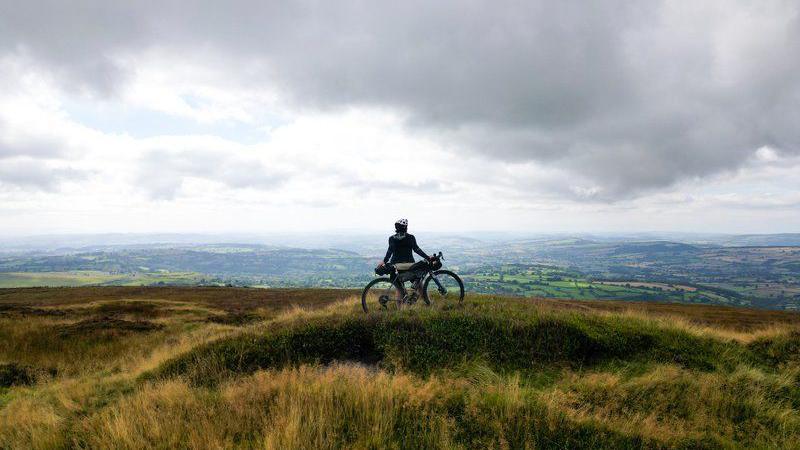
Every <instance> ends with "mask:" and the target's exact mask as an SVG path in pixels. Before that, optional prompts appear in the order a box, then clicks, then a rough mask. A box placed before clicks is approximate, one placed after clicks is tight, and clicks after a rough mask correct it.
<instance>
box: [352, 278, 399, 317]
mask: <svg viewBox="0 0 800 450" xmlns="http://www.w3.org/2000/svg"><path fill="white" fill-rule="evenodd" d="M401 301H402V295H401V294H400V289H398V287H397V285H396V284H395V283H392V282H391V281H389V279H388V278H386V279H381V278H379V279H376V280H373V281H372V282H371V283H370V284H369V285H367V287H366V288H365V289H364V292H363V293H362V295H361V304H362V306H363V308H364V311H365V312H373V311H396V310H397V309H398V307H399V305H400V304H401Z"/></svg>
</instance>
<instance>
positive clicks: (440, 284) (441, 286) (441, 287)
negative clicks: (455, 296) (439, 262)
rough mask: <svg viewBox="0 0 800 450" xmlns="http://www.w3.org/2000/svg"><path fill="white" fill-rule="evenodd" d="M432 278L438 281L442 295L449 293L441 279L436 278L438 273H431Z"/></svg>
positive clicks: (435, 281)
mask: <svg viewBox="0 0 800 450" xmlns="http://www.w3.org/2000/svg"><path fill="white" fill-rule="evenodd" d="M431 279H433V282H434V283H436V287H437V289H438V290H439V293H440V294H442V295H447V288H445V287H444V286H443V285H442V283H441V282H440V281H439V279H438V278H436V275H434V274H431Z"/></svg>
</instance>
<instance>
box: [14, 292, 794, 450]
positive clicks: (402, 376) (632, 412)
mask: <svg viewBox="0 0 800 450" xmlns="http://www.w3.org/2000/svg"><path fill="white" fill-rule="evenodd" d="M105 289H106V288H69V289H32V290H0V305H2V304H6V305H7V304H15V305H22V306H24V308H16V309H14V310H13V311H12V310H11V309H8V308H7V309H6V312H5V313H4V312H2V310H0V342H2V343H3V344H4V345H2V346H0V364H6V363H15V364H20V365H23V366H30V367H31V368H33V369H46V368H54V369H56V372H55V373H54V374H49V373H47V372H41V373H42V374H43V375H41V376H40V377H38V379H37V380H36V383H35V384H33V385H27V386H25V385H23V386H20V385H15V386H10V387H9V386H5V387H3V386H0V448H2V449H5V448H14V449H16V448H130V449H140V448H141V449H143V448H153V447H156V448H271V449H283V448H308V449H311V448H314V449H316V448H323V449H324V448H365V449H366V448H448V449H449V448H523V447H526V446H528V447H530V448H575V447H593V448H620V447H621V448H634V447H636V448H640V447H653V446H665V447H672V446H683V447H697V446H705V447H711V448H714V447H734V448H735V447H760V448H800V411H799V409H800V367H798V366H797V365H796V364H793V363H789V364H784V365H781V366H779V367H776V368H764V367H755V366H750V365H747V364H742V365H741V366H739V367H737V368H735V369H733V370H731V371H729V372H723V371H700V370H694V369H689V368H686V367H681V366H679V365H673V364H645V363H641V362H636V363H630V364H628V363H624V364H622V363H620V364H622V365H619V364H617V365H611V366H599V367H594V368H587V369H579V368H571V369H570V368H566V367H563V368H556V369H555V370H552V371H550V372H547V373H543V374H542V376H541V377H538V378H537V377H533V378H531V374H526V375H521V374H520V373H515V372H513V371H511V372H502V373H500V372H497V371H495V370H493V369H490V368H489V367H488V366H486V365H483V364H481V363H479V362H469V361H465V363H464V366H463V367H459V368H457V369H455V370H448V371H444V372H439V373H436V374H434V375H432V376H429V377H425V378H423V377H420V376H418V375H412V374H410V373H404V372H403V371H402V370H395V371H392V372H387V371H384V370H380V369H378V368H377V367H372V366H365V365H358V364H352V363H350V364H348V363H341V362H340V363H333V364H331V365H329V366H318V365H300V366H293V367H286V368H282V369H281V368H276V369H270V370H262V371H257V372H255V373H252V374H246V375H243V374H240V376H237V377H234V378H229V379H227V381H224V382H223V383H222V384H221V385H218V386H215V387H212V388H208V387H199V386H195V385H193V384H191V383H189V382H188V381H187V380H184V379H182V378H180V377H177V378H172V379H165V380H159V381H141V380H140V378H139V377H140V376H141V375H142V374H144V373H146V372H148V371H151V370H154V369H155V368H157V367H159V365H161V364H162V363H164V362H166V361H169V360H171V359H173V358H175V357H177V356H180V355H183V354H185V353H187V352H189V351H191V350H192V349H194V348H196V347H198V346H200V345H202V344H204V343H208V342H211V341H214V340H217V339H220V338H225V337H230V336H234V335H237V334H240V333H251V334H265V333H266V334H268V333H270V332H271V330H273V329H275V328H276V327H279V328H286V327H293V326H299V325H302V324H304V323H307V322H311V321H315V320H318V319H324V318H326V317H329V316H341V317H345V316H350V315H359V314H362V313H361V312H360V306H359V303H358V302H359V298H358V296H356V295H354V294H353V293H352V292H347V291H323V290H310V291H299V290H298V291H292V290H276V291H270V290H251V289H230V290H226V289H220V288H208V289H193V288H164V289H155V288H108V290H105ZM10 291H13V292H10ZM193 295H196V299H195V298H193V297H192V296H193ZM281 296H284V297H283V298H284V301H280V299H281ZM468 300H469V301H468V304H467V305H466V307H465V311H467V312H470V311H474V313H475V314H482V313H484V312H487V311H488V312H492V313H503V312H504V311H511V312H513V314H521V315H525V314H533V315H552V316H553V317H559V316H558V314H562V315H563V314H576V315H578V316H586V317H596V318H600V319H602V320H616V321H622V322H625V321H646V322H647V323H649V324H653V325H654V326H656V327H658V328H663V329H665V330H666V329H669V330H676V329H677V330H681V331H685V332H688V333H689V334H691V335H694V336H703V337H707V338H711V339H714V340H718V341H726V342H729V341H734V342H736V343H738V344H737V345H739V344H741V345H746V344H749V343H752V342H755V341H757V340H760V339H761V340H763V339H764V338H777V337H781V336H784V335H786V334H787V333H790V332H792V331H797V330H798V329H799V328H798V327H799V326H800V320H798V315H796V314H791V313H783V314H778V313H776V312H772V311H766V312H761V311H751V310H733V309H730V308H721V309H717V308H711V307H696V306H687V305H678V306H676V305H659V304H624V303H622V304H621V303H618V302H570V301H552V302H551V301H545V300H541V299H502V298H496V297H491V296H475V297H471V298H470V299H468ZM25 308H28V309H27V310H26V309H25ZM42 311H46V312H44V313H43V312H42ZM737 312H740V313H741V316H737ZM239 313H247V314H254V315H256V316H257V317H260V318H261V320H259V321H257V322H255V323H245V324H241V325H237V324H236V323H235V322H232V323H233V324H225V323H223V324H220V323H212V322H211V321H209V319H210V318H211V317H212V316H224V315H229V314H239ZM431 314H436V311H433V312H431ZM358 317H361V316H358ZM737 318H738V319H737ZM106 319H108V320H107V322H108V324H111V325H114V324H116V325H119V324H121V323H122V324H123V325H124V322H121V321H127V322H132V323H139V322H147V323H152V324H156V325H158V328H154V329H146V330H145V331H131V330H123V329H114V328H113V326H111V328H108V329H105V328H104V329H100V330H93V331H90V332H88V333H85V334H81V335H70V334H69V333H66V334H65V332H64V331H63V330H64V328H63V326H65V325H70V324H76V323H80V322H81V321H86V320H89V321H100V322H102V321H103V320H106ZM737 320H738V321H737ZM92 323H94V322H92ZM116 325H114V326H116ZM60 327H61V328H60ZM67 329H68V330H71V329H72V328H67ZM59 330H60V331H59Z"/></svg>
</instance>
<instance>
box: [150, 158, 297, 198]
mask: <svg viewBox="0 0 800 450" xmlns="http://www.w3.org/2000/svg"><path fill="white" fill-rule="evenodd" d="M188 177H194V178H202V179H206V180H211V181H216V182H219V183H222V184H224V185H226V186H228V187H230V188H235V189H243V188H252V189H262V190H269V189H274V188H276V187H278V186H280V185H281V184H282V183H284V182H285V181H286V180H287V179H288V178H289V174H288V173H286V172H284V171H281V170H276V169H272V168H268V167H265V166H264V165H263V164H261V163H260V162H258V161H253V160H245V159H241V158H239V157H232V156H231V155H229V154H227V153H225V152H222V151H208V150H179V151H167V150H153V151H150V152H148V153H147V154H146V155H145V156H144V157H143V158H142V159H141V160H140V162H139V168H138V175H137V185H138V186H139V187H140V188H141V189H143V190H145V191H146V192H147V193H148V195H149V196H150V197H152V198H154V199H162V200H171V199H173V198H175V197H176V196H178V194H179V193H180V189H181V187H182V186H183V182H184V180H185V179H186V178H188Z"/></svg>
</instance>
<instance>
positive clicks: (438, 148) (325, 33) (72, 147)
mask: <svg viewBox="0 0 800 450" xmlns="http://www.w3.org/2000/svg"><path fill="white" fill-rule="evenodd" d="M799 125H800V2H798V1H797V0H788V1H770V0H758V1H734V0H720V1H700V2H698V1H689V0H687V1H661V2H660V1H646V2H642V1H639V0H630V1H616V0H605V1H601V2H586V1H570V0H558V1H497V0H494V1H485V2H482V1H464V0H458V1H452V2H451V1H436V2H429V1H420V2H417V1H402V2H397V1H384V0H372V1H349V0H345V1H319V2H316V1H301V2H283V1H281V2H277V1H276V2H268V1H256V0H233V1H231V0H228V1H213V2H212V1H206V2H203V1H193V2H188V1H186V2H183V1H170V0H161V1H130V2H127V1H107V0H97V1H80V0H77V1H63V0H55V1H39V0H26V1H17V0H0V233H6V234H38V233H61V232H156V231H158V232H231V231H238V232H269V231H320V230H325V231H335V230H371V231H374V230H384V229H385V230H389V229H391V227H392V223H393V222H394V220H395V219H397V218H399V217H407V218H408V219H409V220H410V222H411V228H412V230H413V229H417V230H437V231H457V232H462V231H466V230H515V231H535V232H538V231H567V232H570V231H648V230H649V231H698V232H714V231H718V232H787V231H800V126H799Z"/></svg>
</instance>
